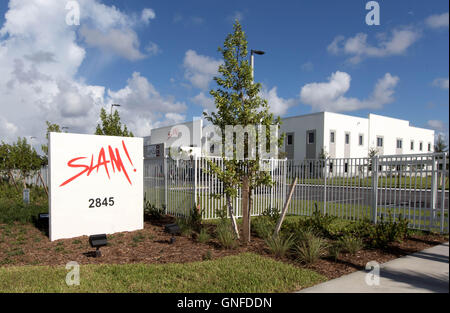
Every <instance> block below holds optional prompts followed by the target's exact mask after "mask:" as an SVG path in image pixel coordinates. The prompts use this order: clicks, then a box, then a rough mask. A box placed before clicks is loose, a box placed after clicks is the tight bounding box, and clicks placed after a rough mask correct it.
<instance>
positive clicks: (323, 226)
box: [303, 203, 336, 237]
mask: <svg viewBox="0 0 450 313" xmlns="http://www.w3.org/2000/svg"><path fill="white" fill-rule="evenodd" d="M314 206H315V210H314V212H313V214H312V216H311V217H309V218H307V219H306V220H305V221H304V222H303V226H304V227H308V228H311V229H313V230H314V231H315V232H318V233H320V234H321V235H322V236H325V237H333V235H334V231H332V227H331V226H332V224H333V222H334V221H335V220H336V217H335V216H330V215H328V214H322V213H321V212H320V211H319V210H318V208H317V203H314Z"/></svg>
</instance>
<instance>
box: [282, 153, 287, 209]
mask: <svg viewBox="0 0 450 313" xmlns="http://www.w3.org/2000/svg"><path fill="white" fill-rule="evenodd" d="M287 162H288V159H287V158H285V159H284V162H283V163H284V173H283V174H284V175H283V180H284V181H283V197H282V199H283V200H282V201H283V202H282V203H284V202H286V199H287V197H288V195H287V194H286V191H287V190H286V187H287V186H286V184H287Z"/></svg>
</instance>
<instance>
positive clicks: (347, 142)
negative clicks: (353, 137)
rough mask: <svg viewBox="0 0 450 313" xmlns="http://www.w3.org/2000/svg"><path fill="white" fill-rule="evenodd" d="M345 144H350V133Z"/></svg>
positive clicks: (346, 136) (346, 135) (347, 134)
mask: <svg viewBox="0 0 450 313" xmlns="http://www.w3.org/2000/svg"><path fill="white" fill-rule="evenodd" d="M345 144H346V145H348V144H350V134H349V133H346V134H345Z"/></svg>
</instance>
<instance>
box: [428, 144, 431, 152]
mask: <svg viewBox="0 0 450 313" xmlns="http://www.w3.org/2000/svg"><path fill="white" fill-rule="evenodd" d="M428 152H431V143H428Z"/></svg>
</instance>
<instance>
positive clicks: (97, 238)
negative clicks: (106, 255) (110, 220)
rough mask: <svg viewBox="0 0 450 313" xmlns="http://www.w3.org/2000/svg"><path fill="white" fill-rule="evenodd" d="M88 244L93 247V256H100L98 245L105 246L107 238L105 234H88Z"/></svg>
mask: <svg viewBox="0 0 450 313" xmlns="http://www.w3.org/2000/svg"><path fill="white" fill-rule="evenodd" d="M89 244H90V245H91V247H92V248H95V249H96V250H95V257H101V256H102V252H101V251H100V247H103V246H106V245H107V244H108V240H107V239H106V234H99V235H91V236H89Z"/></svg>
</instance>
